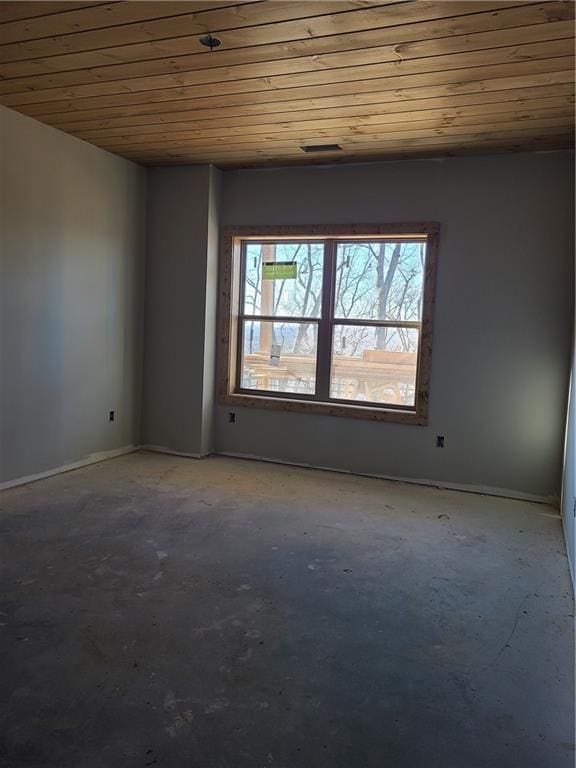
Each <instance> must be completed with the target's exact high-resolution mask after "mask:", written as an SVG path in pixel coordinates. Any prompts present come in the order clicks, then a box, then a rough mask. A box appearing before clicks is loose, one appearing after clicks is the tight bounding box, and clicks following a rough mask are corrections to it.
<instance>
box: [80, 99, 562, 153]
mask: <svg viewBox="0 0 576 768" xmlns="http://www.w3.org/2000/svg"><path fill="white" fill-rule="evenodd" d="M541 101H543V102H544V103H539V104H536V105H533V106H530V104H528V105H526V104H522V105H520V106H514V104H513V103H509V102H501V103H499V104H496V105H493V108H492V109H486V105H480V106H478V107H476V108H462V107H461V108H458V109H429V110H426V109H423V110H418V111H407V112H400V113H388V114H382V113H380V112H371V113H370V112H366V110H365V109H364V111H361V112H359V113H358V112H357V113H356V114H355V115H353V117H355V120H353V121H351V120H350V119H349V117H350V116H349V115H342V114H341V115H338V116H336V117H328V116H320V115H318V116H317V117H316V118H313V119H310V118H309V116H307V119H305V120H298V119H297V116H296V115H294V116H293V117H294V119H292V120H291V119H290V116H288V119H285V122H278V123H269V124H266V125H265V126H264V127H263V126H262V124H261V123H258V122H253V123H252V124H248V125H240V126H238V125H232V126H226V125H219V124H216V125H211V126H206V127H196V128H194V127H193V126H188V125H186V124H183V125H181V126H180V128H179V129H172V130H169V131H168V130H166V128H165V127H164V126H150V128H156V129H157V130H155V131H150V130H148V131H147V132H141V133H125V132H121V131H120V132H118V133H112V134H111V133H109V132H108V133H106V134H102V132H97V133H95V132H92V133H85V134H82V133H76V134H75V135H77V136H78V137H79V138H82V139H84V140H85V141H97V142H98V143H99V145H100V146H105V145H106V144H110V145H114V146H115V147H118V146H121V145H122V144H128V145H130V144H132V145H133V146H136V145H138V144H142V143H147V142H158V141H160V142H164V141H175V140H179V139H188V138H203V139H211V138H217V137H218V138H221V139H222V140H224V141H229V140H230V141H233V140H234V138H235V137H242V138H246V137H248V136H251V135H252V136H262V134H263V131H265V135H266V137H271V136H276V135H282V134H284V133H286V132H289V131H294V130H300V131H306V132H307V133H311V134H313V135H314V134H316V133H318V135H319V132H320V131H324V130H332V129H333V128H346V127H350V129H351V130H354V131H358V130H361V129H362V130H364V129H365V128H366V127H367V126H374V125H378V126H381V125H388V126H393V125H395V124H410V125H411V124H417V123H418V122H419V121H425V122H426V123H432V122H437V123H438V124H439V125H442V124H452V123H453V121H455V120H459V119H462V120H470V121H471V122H476V123H478V124H479V123H482V122H483V121H484V120H486V119H488V120H492V119H494V115H498V116H500V115H502V116H503V119H504V118H505V119H506V120H528V119H531V118H534V115H535V114H536V113H537V114H538V116H539V117H545V118H550V117H567V118H568V119H571V118H572V115H573V112H574V100H573V99H571V100H570V99H566V98H560V99H544V100H541ZM356 109H357V110H358V109H362V108H356ZM124 131H125V129H124Z"/></svg>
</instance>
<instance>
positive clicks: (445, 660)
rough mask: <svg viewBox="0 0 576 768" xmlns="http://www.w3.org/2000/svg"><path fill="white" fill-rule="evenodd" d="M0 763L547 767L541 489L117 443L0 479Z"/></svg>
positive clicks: (561, 683)
mask: <svg viewBox="0 0 576 768" xmlns="http://www.w3.org/2000/svg"><path fill="white" fill-rule="evenodd" d="M0 505H1V514H0V541H1V548H2V558H1V559H2V570H3V574H2V583H3V585H4V589H3V590H2V597H1V600H0V638H1V639H0V653H1V657H2V660H3V662H4V663H5V664H6V668H5V672H4V673H3V675H2V685H1V690H0V704H1V720H2V722H1V727H0V732H1V736H0V739H1V741H0V765H1V766H3V768H21V767H22V768H117V767H118V768H120V767H122V768H136V767H137V766H138V767H139V766H158V768H184V766H186V767H188V766H190V767H191V768H269V767H272V768H388V767H390V768H500V767H502V768H515V767H516V766H518V768H568V767H569V766H570V767H571V766H573V764H574V751H573V738H572V737H573V726H572V723H573V716H574V707H573V679H574V677H573V621H574V618H573V614H574V607H573V601H572V597H571V594H572V593H571V586H570V582H569V576H568V570H567V563H566V558H565V554H564V547H563V542H562V536H561V526H560V520H559V518H558V517H557V516H556V512H555V511H554V510H553V509H551V508H548V507H545V506H542V505H537V504H530V503H526V502H519V501H512V500H507V499H495V498H490V497H485V496H476V495H471V494H464V493H458V492H454V491H442V490H437V489H430V488H424V487H418V486H410V485H403V484H399V483H391V482H386V481H381V480H373V479H368V478H359V477H353V476H347V475H338V474H333V473H328V472H319V471H313V470H305V469H297V468H291V467H284V466H275V465H271V464H264V463H259V462H250V461H242V460H235V459H226V458H222V457H214V458H210V459H206V460H204V461H195V460H190V459H183V458H177V457H169V456H161V455H155V454H150V453H141V454H133V455H130V456H125V457H122V458H119V459H114V460H112V461H109V462H105V463H102V464H99V465H95V466H92V467H89V468H86V469H82V470H77V471H75V472H71V473H67V474H64V475H60V476H57V477H53V478H50V479H47V480H43V481H40V482H37V483H34V484H31V485H27V486H22V487H20V488H15V489H12V490H9V491H6V492H5V493H3V494H2V496H1V498H0Z"/></svg>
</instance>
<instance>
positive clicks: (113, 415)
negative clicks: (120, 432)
mask: <svg viewBox="0 0 576 768" xmlns="http://www.w3.org/2000/svg"><path fill="white" fill-rule="evenodd" d="M115 416H116V413H115V411H110V413H109V414H108V421H114V417H115Z"/></svg>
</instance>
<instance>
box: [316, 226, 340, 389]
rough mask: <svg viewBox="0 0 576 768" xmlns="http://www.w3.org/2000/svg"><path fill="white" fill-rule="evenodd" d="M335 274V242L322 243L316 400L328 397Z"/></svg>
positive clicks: (326, 241)
mask: <svg viewBox="0 0 576 768" xmlns="http://www.w3.org/2000/svg"><path fill="white" fill-rule="evenodd" d="M335 273H336V241H335V240H325V241H324V269H323V272H322V314H321V316H320V324H319V327H318V359H317V368H316V399H317V400H323V401H325V400H328V399H329V397H330V367H331V362H332V360H331V358H332V316H333V314H334V278H335Z"/></svg>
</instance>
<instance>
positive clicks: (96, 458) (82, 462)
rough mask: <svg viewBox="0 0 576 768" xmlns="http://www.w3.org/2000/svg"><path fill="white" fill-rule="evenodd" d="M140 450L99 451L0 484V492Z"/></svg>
mask: <svg viewBox="0 0 576 768" xmlns="http://www.w3.org/2000/svg"><path fill="white" fill-rule="evenodd" d="M139 449H140V446H139V445H126V446H124V447H123V448H115V449H114V450H113V451H98V452H97V453H91V454H90V455H89V456H86V457H85V458H84V459H79V460H78V461H73V462H71V463H70V464H62V465H61V466H59V467H54V469H47V470H46V471H45V472H38V473H37V474H35V475H26V476H25V477H18V478H16V479H15V480H7V481H6V482H5V483H0V491H5V490H7V489H8V488H14V487H15V486H17V485H25V484H26V483H35V482H36V480H44V478H46V477H51V476H52V475H61V474H62V473H63V472H71V471H72V470H73V469H80V468H81V467H87V466H88V465H89V464H98V463H99V462H100V461H106V460H107V459H114V458H116V457H117V456H124V454H126V453H134V451H138V450H139Z"/></svg>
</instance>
